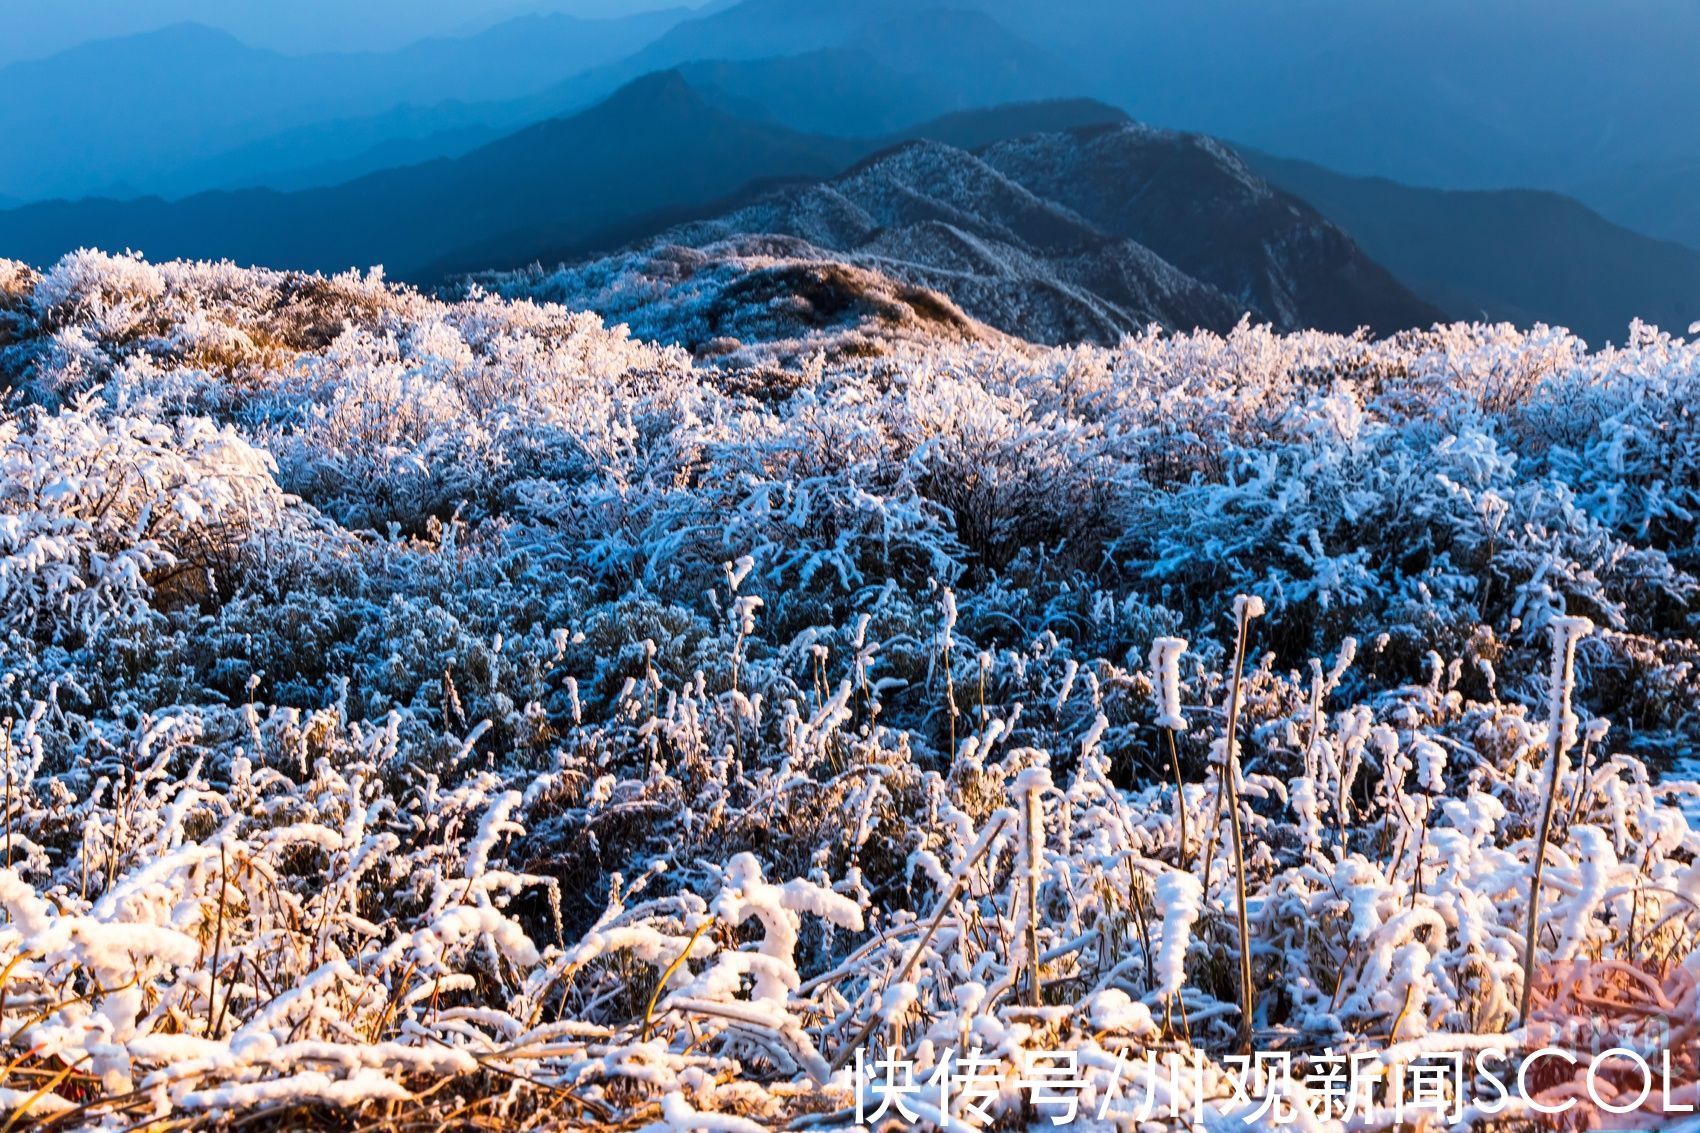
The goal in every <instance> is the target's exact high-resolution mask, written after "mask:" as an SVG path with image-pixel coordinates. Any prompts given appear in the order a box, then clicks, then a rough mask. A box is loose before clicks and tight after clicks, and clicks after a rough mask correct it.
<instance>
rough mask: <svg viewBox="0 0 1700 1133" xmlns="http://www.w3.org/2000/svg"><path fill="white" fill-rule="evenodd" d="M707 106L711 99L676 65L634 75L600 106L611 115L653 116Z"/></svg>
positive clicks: (600, 108)
mask: <svg viewBox="0 0 1700 1133" xmlns="http://www.w3.org/2000/svg"><path fill="white" fill-rule="evenodd" d="M707 109H709V104H708V102H707V101H706V100H704V99H703V97H702V95H700V94H699V93H698V92H697V89H696V88H695V87H693V86H691V83H690V80H689V79H687V78H685V76H684V73H683V72H681V71H680V70H679V69H678V68H676V67H674V68H670V69H668V70H665V71H652V72H650V73H649V74H647V75H644V76H643V77H641V78H637V79H633V80H632V81H631V82H629V83H627V84H626V85H625V86H623V87H621V88H620V89H619V90H617V91H615V92H614V93H613V94H612V95H610V96H609V97H608V99H607V101H605V102H603V103H602V104H601V105H600V106H599V107H597V108H596V110H597V112H598V113H600V114H605V115H610V116H621V115H641V116H651V115H655V114H677V113H679V112H681V111H701V110H707Z"/></svg>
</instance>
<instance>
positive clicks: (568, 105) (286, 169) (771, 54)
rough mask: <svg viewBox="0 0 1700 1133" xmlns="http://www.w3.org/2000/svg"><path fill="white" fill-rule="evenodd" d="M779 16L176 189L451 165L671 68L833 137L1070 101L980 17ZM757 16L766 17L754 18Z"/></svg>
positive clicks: (362, 131)
mask: <svg viewBox="0 0 1700 1133" xmlns="http://www.w3.org/2000/svg"><path fill="white" fill-rule="evenodd" d="M822 7H823V8H829V7H831V6H829V5H823V6H822ZM789 11H790V8H789V6H788V5H787V4H786V3H784V2H780V0H760V2H756V0H752V2H751V3H748V4H741V5H733V6H729V7H727V8H726V10H724V11H711V12H710V13H708V14H706V15H703V16H700V17H699V18H697V19H694V20H691V21H687V22H686V23H682V24H679V25H678V26H677V28H676V29H675V33H674V34H670V35H668V36H666V37H664V38H663V39H662V40H661V41H659V42H657V43H656V44H655V45H653V47H652V48H650V49H648V50H645V51H642V52H639V53H638V54H637V55H635V56H633V57H631V58H627V59H622V60H620V61H618V62H616V63H611V64H608V65H606V66H602V67H595V68H591V69H589V70H586V71H582V72H578V73H576V74H572V75H571V76H570V77H568V78H566V79H563V80H561V81H560V82H557V83H555V84H553V85H551V86H549V87H547V88H545V89H543V90H541V91H539V92H536V93H533V94H529V95H526V96H524V97H520V98H514V99H509V100H506V101H496V102H465V101H451V102H434V103H430V104H426V105H407V106H399V107H394V108H391V109H388V110H385V111H382V112H380V113H376V114H369V115H354V116H349V117H345V118H340V119H337V120H334V121H329V122H315V123H312V124H310V125H305V126H301V127H297V128H294V129H291V130H286V131H283V132H280V133H278V134H276V135H272V136H268V137H266V138H263V139H260V140H258V141H253V142H250V143H247V144H245V145H243V146H240V147H238V148H236V149H233V150H231V151H229V152H226V153H221V154H218V155H216V156H215V157H213V158H210V159H208V160H206V161H204V162H201V163H199V164H197V165H193V166H189V167H186V168H184V169H183V170H180V171H179V173H178V174H177V176H176V178H175V182H174V183H175V184H177V185H179V186H200V187H203V188H206V187H221V188H245V187H260V186H264V187H269V188H280V189H297V188H312V187H316V186H324V185H330V184H336V183H338V182H340V181H345V180H351V179H353V178H354V177H358V176H361V175H363V174H366V173H371V172H375V171H377V170H380V169H385V168H391V167H395V166H400V165H409V164H419V163H421V162H424V161H430V160H434V159H436V158H440V157H456V156H459V155H461V154H464V153H467V152H469V151H471V150H473V149H475V148H477V147H478V146H480V145H483V144H485V143H488V142H491V141H494V140H496V139H497V138H500V137H502V136H504V135H505V134H507V133H510V132H513V131H515V130H518V129H520V128H522V127H523V126H525V125H526V124H528V123H533V122H537V121H541V120H546V119H549V118H553V117H559V116H563V115H568V114H572V113H577V112H580V111H582V110H584V109H585V108H587V107H589V106H592V105H594V104H595V103H596V102H597V101H599V100H601V99H604V98H606V97H608V96H609V93H610V92H612V91H614V90H616V89H617V88H619V87H620V86H621V85H623V84H626V83H629V82H632V81H635V80H636V79H638V78H640V77H642V76H644V75H646V74H650V73H654V72H656V71H660V70H669V69H672V70H678V71H679V72H680V74H682V75H684V76H685V78H686V80H687V81H688V82H690V84H691V85H692V87H693V88H694V89H696V90H697V92H698V93H699V94H700V95H701V96H702V97H703V98H704V99H705V100H707V101H709V102H712V103H713V104H715V105H717V106H719V107H721V108H722V109H724V110H727V111H729V112H731V113H734V114H737V115H739V116H741V117H746V118H752V119H758V120H761V121H766V122H771V123H775V124H778V125H783V126H787V127H789V128H791V129H793V130H798V131H801V132H804V133H822V134H828V135H836V136H841V137H863V138H865V137H878V136H882V135H884V134H887V133H895V132H898V131H900V130H903V129H905V128H912V127H914V126H915V125H917V124H919V123H922V122H926V121H928V120H930V119H932V118H935V117H938V116H941V115H944V114H947V113H952V112H956V111H963V110H968V109H972V108H982V107H986V106H992V105H1004V104H1008V103H1010V102H1012V101H1026V100H1034V99H1042V98H1053V97H1063V96H1069V95H1074V94H1076V93H1077V85H1076V77H1075V74H1074V69H1073V68H1072V67H1071V66H1069V65H1068V64H1067V62H1066V61H1064V60H1062V59H1060V58H1058V57H1056V56H1054V55H1052V54H1050V53H1048V52H1046V51H1044V50H1042V49H1040V48H1038V47H1035V46H1034V45H1032V44H1031V43H1028V42H1027V41H1025V40H1023V39H1021V38H1020V37H1018V36H1015V35H1014V34H1012V33H1010V32H1009V31H1008V30H1007V29H1005V28H1004V27H1003V26H1002V25H1000V24H998V23H997V22H996V21H994V20H992V19H990V18H989V17H987V16H986V15H984V14H983V13H979V12H975V11H971V10H963V9H957V8H948V9H932V8H920V9H909V8H906V7H901V6H896V5H889V4H883V3H868V4H851V5H847V6H843V7H839V8H836V9H834V10H833V11H823V12H820V13H814V14H808V13H805V15H807V16H808V18H804V19H792V18H789V17H788V16H787V13H789ZM764 13H765V14H766V15H768V16H771V17H772V18H771V19H770V20H769V19H765V18H762V19H755V18H752V17H753V16H762V15H763V14H764ZM721 53H724V54H721Z"/></svg>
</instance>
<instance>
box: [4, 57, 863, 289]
mask: <svg viewBox="0 0 1700 1133" xmlns="http://www.w3.org/2000/svg"><path fill="white" fill-rule="evenodd" d="M861 152H862V149H861V147H860V146H858V144H857V143H853V142H849V141H846V140H842V139H832V138H825V137H817V136H813V135H807V134H802V133H798V132H796V131H792V130H787V129H785V128H784V127H782V126H776V125H772V124H770V123H761V122H750V121H746V120H744V119H740V118H738V117H736V116H734V115H732V114H728V113H726V112H725V111H722V110H720V109H718V108H716V107H715V106H713V105H712V104H710V103H709V102H707V101H706V100H704V99H702V98H701V97H699V96H698V95H697V94H696V93H695V92H694V91H692V90H691V88H690V87H689V85H688V84H687V83H686V82H685V81H684V80H683V78H681V77H680V76H679V75H678V73H677V72H665V73H661V74H657V75H653V76H649V77H647V78H645V79H642V80H639V81H638V82H635V83H632V84H630V85H629V86H627V87H625V88H623V89H622V90H621V91H619V92H618V93H616V94H615V96H614V97H612V98H610V99H608V100H607V101H606V102H604V103H602V104H601V105H598V106H596V107H595V108H593V109H591V110H589V111H586V112H585V113H583V114H579V115H576V116H573V117H570V118H563V119H555V120H551V121H548V122H544V123H540V124H538V125H535V126H531V127H527V128H526V129H524V130H521V131H519V132H517V133H515V134H512V135H510V136H508V137H504V138H502V139H500V140H498V141H496V142H493V143H491V144H489V145H486V146H483V147H480V148H478V149H476V150H474V151H473V152H471V153H469V154H466V155H464V156H462V157H459V158H455V159H442V160H438V161H433V162H427V163H425V164H422V165H416V166H408V167H405V168H400V169H392V170H385V171H383V172H380V173H374V174H371V175H368V176H366V177H362V178H359V179H357V180H354V181H350V182H348V183H346V184H342V185H336V186H332V187H328V188H322V189H312V190H305V191H301V192H295V193H281V192H276V191H273V190H268V189H250V190H243V191H235V192H212V193H203V194H197V195H195V196H191V197H186V198H184V199H182V200H176V201H166V200H161V199H159V198H147V199H141V200H98V199H97V200H84V201H75V202H65V201H48V202H41V203H37V204H32V205H27V206H25V207H23V208H18V209H12V210H9V211H6V212H0V256H9V257H12V258H16V259H22V260H26V261H31V262H35V263H43V262H49V261H52V260H53V259H55V258H57V257H58V256H59V255H61V254H63V253H64V252H66V251H68V250H70V249H73V248H76V247H80V246H84V245H90V246H99V247H105V248H135V249H139V250H143V251H145V252H146V253H147V254H148V255H150V256H154V257H156V258H166V257H196V258H215V259H221V258H229V259H233V260H235V261H237V262H240V263H243V264H266V265H270V266H275V267H294V268H308V269H320V270H327V271H334V270H343V269H346V268H349V267H366V266H371V265H375V264H382V265H384V266H385V267H386V269H388V270H389V272H390V273H391V274H392V275H395V276H400V277H403V278H420V277H421V276H422V275H424V274H426V273H428V272H429V271H431V270H432V268H433V265H436V264H438V263H441V262H445V261H448V260H454V259H456V257H457V254H458V253H459V252H460V251H461V250H462V249H476V248H487V249H495V248H502V247H518V248H522V249H523V248H524V247H528V246H531V245H532V244H536V245H538V246H564V247H573V246H577V245H579V244H581V243H593V242H594V241H595V239H596V238H597V236H598V234H599V233H601V232H603V231H605V230H609V229H613V228H617V227H619V226H621V225H623V224H628V223H630V222H631V221H632V220H634V219H635V218H638V217H641V216H644V215H646V214H650V213H655V212H660V211H663V210H667V209H673V208H679V207H683V206H690V205H695V204H698V203H700V202H703V201H710V200H715V199H718V198H721V197H724V196H726V195H728V194H731V193H733V192H735V191H736V190H738V189H739V188H740V187H741V186H743V185H744V184H746V183H747V182H749V181H751V180H753V179H756V178H761V177H808V176H824V175H827V174H830V173H833V172H835V171H837V170H838V169H840V168H842V167H843V166H845V165H846V164H848V163H849V162H851V161H852V160H854V159H855V158H856V157H857V156H858V155H859V154H860V153H861ZM491 254H492V255H493V254H494V253H491Z"/></svg>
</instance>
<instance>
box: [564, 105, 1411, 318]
mask: <svg viewBox="0 0 1700 1133" xmlns="http://www.w3.org/2000/svg"><path fill="white" fill-rule="evenodd" d="M1000 136H1002V137H1006V138H1007V137H1008V135H1007V134H1003V135H1000ZM776 235H783V236H789V237H794V238H796V239H797V240H800V241H804V242H806V245H807V248H806V250H805V251H804V252H802V253H797V252H795V251H794V254H806V255H808V256H812V257H813V258H814V259H816V260H819V261H824V262H830V263H841V262H846V261H847V262H850V263H853V264H855V265H857V266H859V267H863V268H867V269H869V270H873V271H877V272H880V273H882V274H885V275H889V276H891V277H893V278H895V279H898V280H902V281H903V282H904V283H907V284H911V285H914V286H919V287H926V288H931V289H934V290H937V291H939V292H941V293H943V294H945V295H948V296H950V298H951V299H952V300H954V301H955V302H956V303H958V304H960V305H961V307H962V308H963V310H965V311H966V312H968V313H969V314H970V315H972V316H974V317H975V318H977V319H979V320H981V321H983V322H985V323H988V324H990V325H992V326H994V327H997V328H998V329H1000V330H1002V331H1004V332H1006V333H1009V334H1013V335H1017V336H1019V337H1021V338H1025V339H1028V340H1030V341H1034V342H1044V343H1055V344H1060V343H1073V342H1081V341H1087V342H1100V343H1111V344H1113V343H1115V342H1118V341H1120V339H1121V337H1122V336H1123V335H1124V334H1128V333H1130V332H1135V331H1140V330H1144V329H1145V328H1146V327H1148V326H1150V325H1151V324H1153V323H1158V324H1161V325H1163V326H1168V327H1174V328H1180V329H1192V328H1197V327H1204V328H1209V329H1213V330H1217V331H1223V332H1225V331H1227V330H1229V329H1231V328H1232V327H1233V326H1234V324H1235V323H1237V322H1238V321H1239V319H1240V317H1241V315H1242V314H1243V313H1245V312H1248V311H1249V312H1250V313H1251V315H1252V317H1253V318H1254V319H1256V320H1258V321H1262V322H1267V323H1269V324H1271V325H1273V326H1274V327H1276V328H1277V329H1287V330H1292V329H1297V328H1301V327H1315V328H1320V329H1325V330H1327V329H1333V330H1347V331H1350V330H1354V329H1356V328H1358V327H1364V326H1367V327H1372V328H1375V329H1377V330H1379V331H1380V332H1382V333H1389V332H1391V331H1395V330H1400V329H1403V328H1405V327H1413V326H1429V325H1431V324H1433V323H1434V322H1436V321H1439V319H1440V318H1441V315H1440V312H1439V311H1438V310H1436V309H1435V308H1433V307H1431V306H1429V305H1428V304H1427V303H1425V302H1423V301H1422V300H1420V299H1418V298H1417V297H1416V296H1414V295H1412V294H1411V293H1410V292H1409V291H1407V290H1406V289H1405V288H1404V286H1403V285H1402V284H1400V283H1399V282H1398V281H1397V280H1395V279H1394V278H1393V277H1392V276H1390V275H1388V274H1387V272H1386V271H1385V270H1384V269H1382V268H1381V267H1380V266H1378V265H1377V264H1375V263H1373V262H1372V261H1371V260H1369V258H1368V257H1366V256H1365V255H1364V254H1363V252H1362V251H1360V250H1359V249H1358V247H1357V245H1356V244H1354V243H1353V242H1352V240H1351V238H1350V237H1348V236H1347V235H1346V234H1345V233H1344V232H1342V231H1340V230H1339V229H1338V228H1336V227H1334V225H1332V224H1330V223H1329V222H1328V221H1327V220H1325V219H1324V218H1323V217H1322V216H1320V215H1319V214H1318V213H1317V212H1316V211H1315V210H1314V209H1312V208H1311V207H1310V206H1308V205H1306V204H1305V203H1304V202H1302V201H1300V200H1298V199H1297V198H1296V197H1291V196H1288V195H1287V194H1285V193H1282V192H1279V191H1277V190H1275V189H1272V188H1270V186H1269V185H1268V184H1266V183H1265V182H1263V181H1262V180H1261V179H1260V178H1258V177H1257V176H1256V175H1254V174H1253V173H1251V171H1250V170H1249V169H1247V168H1246V166H1245V164H1244V162H1242V161H1241V159H1240V158H1239V157H1238V155H1236V154H1234V153H1233V152H1231V151H1230V150H1228V149H1227V148H1226V147H1224V146H1222V145H1221V144H1220V143H1218V142H1216V141H1214V140H1212V139H1209V138H1202V137H1198V136H1196V135H1187V134H1178V133H1175V132H1173V131H1168V130H1156V129H1152V128H1151V127H1148V126H1142V125H1139V124H1137V123H1133V122H1122V123H1118V124H1113V125H1096V126H1086V127H1080V128H1076V129H1071V130H1043V131H1040V132H1037V133H1027V132H1025V131H1022V132H1021V133H1020V134H1019V135H1018V136H1015V137H1013V138H1009V140H1001V141H998V142H995V143H993V144H990V145H987V146H985V147H983V148H981V149H980V150H978V151H977V152H973V153H971V152H968V151H967V150H963V149H959V148H957V147H955V146H951V145H946V144H944V143H942V142H938V141H910V142H907V143H905V144H903V145H900V146H897V147H895V148H893V149H890V150H888V151H886V152H883V153H880V154H877V155H875V156H873V157H871V158H869V159H868V160H866V161H864V162H862V163H861V164H859V165H857V166H856V167H854V168H852V169H850V170H849V171H848V172H846V173H844V174H842V175H840V176H838V177H834V178H832V179H830V180H826V181H819V182H811V183H803V184H797V185H790V186H786V187H783V188H779V189H775V190H773V191H772V192H769V193H767V194H764V195H762V196H760V197H759V199H757V200H755V201H754V202H752V203H750V204H747V205H745V206H743V207H740V208H737V209H734V210H732V211H730V212H728V213H726V214H725V215H722V216H718V217H714V218H712V219H707V220H701V221H696V222H693V223H689V224H684V225H680V226H677V227H675V228H672V229H670V230H668V231H666V232H663V233H661V234H660V235H658V236H655V237H654V238H653V239H650V240H645V241H642V242H641V243H640V246H639V247H638V248H636V249H635V250H627V251H624V252H621V253H617V254H615V255H612V256H608V257H605V258H603V259H601V260H593V261H591V262H589V263H588V264H579V265H573V266H568V267H565V268H563V269H562V270H561V271H560V272H559V273H558V274H557V275H556V276H555V278H554V279H553V280H551V281H550V288H549V292H550V294H551V295H554V296H558V297H560V298H562V299H563V300H565V301H568V302H573V301H582V302H600V301H601V300H602V299H603V298H604V296H602V295H600V294H598V292H597V291H596V290H585V289H586V288H587V287H589V288H593V289H594V288H596V287H597V286H599V281H600V280H601V279H602V278H603V277H608V276H616V277H618V276H632V275H637V276H642V277H645V278H646V279H649V280H653V281H656V282H661V281H665V280H667V279H668V278H669V277H671V276H673V275H674V274H675V273H676V268H677V262H678V259H679V256H680V253H679V251H678V248H680V247H685V248H692V249H697V250H699V251H702V252H708V253H714V252H717V251H719V250H721V249H723V248H724V247H725V246H726V245H727V244H729V243H730V244H733V245H734V255H736V254H737V252H736V245H737V244H738V242H740V241H747V240H749V239H751V238H757V239H763V240H768V239H771V238H772V237H774V236H776ZM623 298H628V299H629V292H628V295H627V296H624V297H623ZM649 306H651V307H652V308H653V309H652V310H646V311H637V310H633V311H632V312H631V314H633V315H636V316H637V317H638V318H639V319H640V320H642V321H648V320H649V319H654V318H662V319H669V318H670V316H671V309H672V304H671V302H669V301H656V302H654V303H653V304H650V305H649ZM598 309H601V308H598Z"/></svg>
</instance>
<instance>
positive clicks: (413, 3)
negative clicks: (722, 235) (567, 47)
mask: <svg viewBox="0 0 1700 1133" xmlns="http://www.w3.org/2000/svg"><path fill="white" fill-rule="evenodd" d="M679 2H680V0H358V2H355V3H350V2H349V0H289V2H288V3H280V2H279V0H6V4H5V5H4V10H5V24H4V27H5V35H3V36H0V67H3V66H5V65H7V64H9V63H16V62H18V61H20V60H24V59H44V58H46V57H47V56H49V55H52V54H54V53H55V52H59V51H65V50H67V49H69V48H72V47H76V46H77V45H79V44H83V43H90V42H93V41H94V40H100V39H120V38H123V37H125V36H133V35H141V34H143V33H145V32H151V31H158V30H159V29H160V28H163V27H169V26H170V25H172V24H188V23H194V24H205V25H207V26H208V27H216V28H220V29H222V30H224V31H227V32H229V33H230V34H232V35H234V36H236V37H237V38H238V39H240V40H242V41H243V42H244V43H250V44H253V45H254V46H256V47H266V48H271V49H272V50H274V51H282V52H285V53H286V54H291V55H310V54H315V53H320V52H328V51H393V50H396V49H397V48H401V47H405V46H407V45H408V44H410V43H416V42H418V41H419V40H421V39H430V38H448V37H459V36H466V35H471V34H474V33H476V32H479V31H482V30H484V29H485V28H487V27H490V26H492V25H495V24H498V23H501V22H502V21H504V20H509V19H513V18H515V17H518V16H525V15H536V14H541V13H560V14H563V15H569V16H577V17H579V18H580V19H587V20H593V19H615V18H618V17H621V16H629V15H633V14H634V13H640V12H647V11H652V10H654V9H657V8H671V7H675V6H677V5H678V3H679ZM724 2H725V0H715V3H717V4H718V3H724ZM693 6H695V3H694V0H693ZM705 7H706V5H705Z"/></svg>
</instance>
